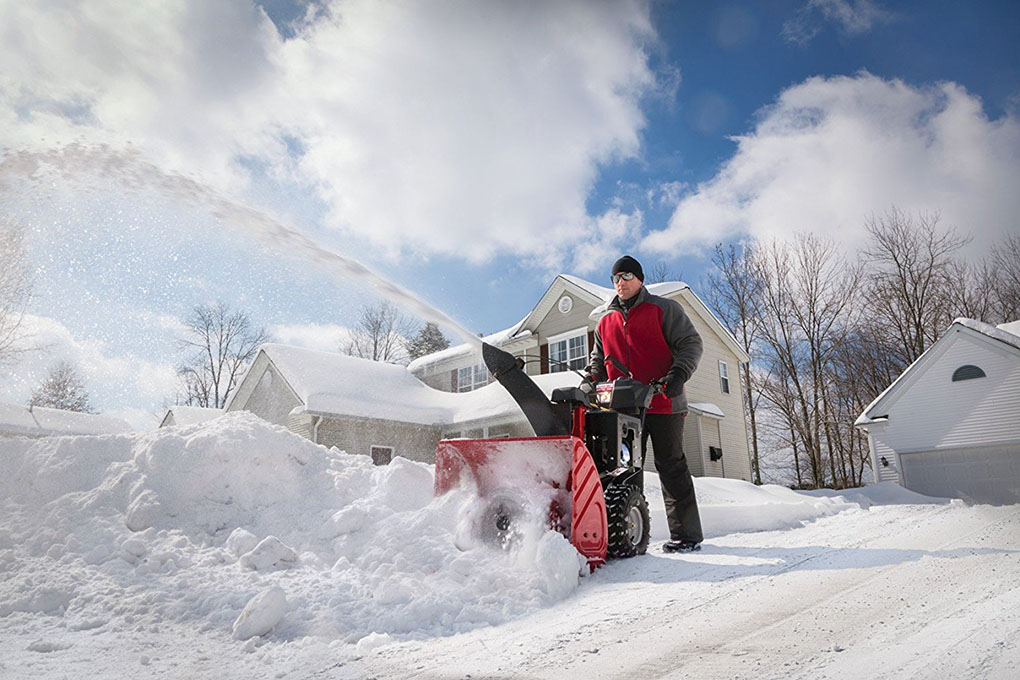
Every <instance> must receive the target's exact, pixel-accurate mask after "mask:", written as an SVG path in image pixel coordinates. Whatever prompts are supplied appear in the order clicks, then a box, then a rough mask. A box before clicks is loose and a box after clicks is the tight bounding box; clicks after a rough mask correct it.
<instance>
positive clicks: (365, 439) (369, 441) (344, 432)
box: [319, 416, 439, 463]
mask: <svg viewBox="0 0 1020 680" xmlns="http://www.w3.org/2000/svg"><path fill="white" fill-rule="evenodd" d="M319 443H320V444H322V445H323V446H327V447H332V446H335V447H337V448H338V449H340V450H342V451H346V452H347V453H351V454H361V455H366V456H368V455H371V450H372V447H373V446H390V447H393V455H394V456H402V457H404V458H409V459H410V460H417V461H421V462H423V463H434V462H435V460H436V445H437V444H438V443H439V428H438V427H432V426H429V425H415V424H412V423H398V422H393V421H386V420H377V419H374V418H355V417H351V416H337V417H324V418H323V419H322V422H321V423H320V424H319Z"/></svg>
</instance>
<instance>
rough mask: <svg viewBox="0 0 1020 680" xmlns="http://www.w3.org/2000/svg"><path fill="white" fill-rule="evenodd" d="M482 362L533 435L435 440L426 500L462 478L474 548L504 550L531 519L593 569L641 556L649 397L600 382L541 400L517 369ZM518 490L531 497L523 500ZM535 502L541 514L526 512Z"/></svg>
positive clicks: (493, 353) (624, 384) (488, 352)
mask: <svg viewBox="0 0 1020 680" xmlns="http://www.w3.org/2000/svg"><path fill="white" fill-rule="evenodd" d="M482 357H483V359H484V360H485V365H486V367H488V369H489V372H490V373H492V375H493V376H494V377H495V378H496V380H498V381H499V382H500V384H501V385H502V386H503V387H504V388H505V389H506V390H507V391H508V392H509V393H510V395H511V396H512V397H513V398H514V400H515V401H516V402H517V404H518V405H519V406H520V407H521V410H522V411H523V412H524V415H525V417H526V418H527V419H528V422H529V423H530V424H531V427H532V429H534V431H535V435H536V436H535V437H521V438H509V439H507V438H501V439H444V440H442V441H440V442H439V446H438V447H437V449H436V481H435V494H436V495H437V496H438V495H441V494H444V493H446V492H447V491H449V490H451V489H453V488H454V487H456V486H457V485H458V484H460V483H461V482H462V481H463V480H464V479H465V477H467V478H468V479H469V480H470V481H471V482H472V483H473V484H474V485H475V488H476V489H477V491H478V494H479V497H480V498H481V502H482V503H483V504H484V507H482V508H481V509H479V510H478V512H477V513H476V514H475V520H474V521H475V523H474V527H473V531H474V533H475V536H476V538H478V539H481V540H483V541H487V542H490V543H495V544H498V545H502V546H504V547H505V546H506V545H507V544H508V543H511V542H512V541H513V539H514V535H515V534H514V531H515V523H516V522H517V521H518V520H520V519H521V518H522V517H523V516H524V515H525V514H528V513H530V514H531V515H532V516H535V515H539V516H541V517H542V518H543V519H544V518H545V517H548V526H549V527H551V528H553V529H556V530H557V531H560V532H561V533H562V534H564V535H565V536H566V537H567V538H568V539H570V541H571V543H572V544H573V545H574V547H575V548H576V549H577V551H578V552H579V553H581V554H582V555H584V556H585V557H586V558H587V560H588V564H589V566H590V568H592V569H594V568H595V567H597V566H599V565H601V564H602V563H603V562H605V560H606V558H607V557H610V558H613V557H632V556H634V555H641V554H643V553H644V552H645V550H646V549H647V547H648V535H649V520H648V504H647V502H646V500H645V496H644V484H643V470H642V468H643V465H644V461H643V460H642V454H641V428H642V424H643V420H644V413H645V411H646V410H647V408H648V404H649V403H650V402H651V399H652V388H651V387H650V386H648V385H645V384H643V383H640V382H638V381H636V380H633V379H631V378H618V379H617V380H615V381H613V382H608V383H599V384H598V385H596V386H595V391H594V393H589V392H586V391H584V390H582V389H581V388H578V387H570V388H559V389H556V390H554V391H553V393H552V399H551V400H550V399H548V398H546V396H545V394H544V393H543V392H542V390H541V389H540V388H539V387H538V386H537V385H536V384H535V382H534V381H533V380H531V378H529V377H528V375H527V374H526V373H525V372H524V370H523V366H524V364H523V361H522V360H520V359H515V358H514V357H513V356H512V355H510V354H508V353H507V352H504V351H502V350H500V349H497V348H495V347H492V346H491V345H488V344H484V343H483V344H482ZM525 488H527V489H530V490H531V491H532V493H531V494H524V493H522V490H523V489H525ZM536 489H538V490H539V491H540V493H537V494H536V493H534V491H535V490H536ZM542 491H544V493H541V492H542ZM536 498H538V499H540V502H544V503H546V504H547V507H542V508H534V507H531V508H529V507H528V505H529V502H530V503H531V504H532V505H533V504H534V502H535V499H536Z"/></svg>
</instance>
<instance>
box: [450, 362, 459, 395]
mask: <svg viewBox="0 0 1020 680" xmlns="http://www.w3.org/2000/svg"><path fill="white" fill-rule="evenodd" d="M459 387H460V385H458V384H457V369H456V368H455V369H453V370H452V371H450V389H451V390H452V391H454V392H456V391H457V390H458V388H459Z"/></svg>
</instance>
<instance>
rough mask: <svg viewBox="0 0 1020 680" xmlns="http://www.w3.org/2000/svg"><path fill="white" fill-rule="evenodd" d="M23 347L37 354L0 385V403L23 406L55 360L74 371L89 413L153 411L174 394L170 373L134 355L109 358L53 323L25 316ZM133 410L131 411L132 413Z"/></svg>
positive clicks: (171, 370) (91, 342)
mask: <svg viewBox="0 0 1020 680" xmlns="http://www.w3.org/2000/svg"><path fill="white" fill-rule="evenodd" d="M23 323H24V326H23V328H24V329H25V331H26V333H27V334H28V336H29V337H28V343H29V344H30V345H31V346H33V347H37V348H39V349H36V350H34V351H29V352H26V353H25V354H24V355H22V356H21V357H20V360H19V361H18V363H17V364H15V365H14V366H12V367H11V368H10V374H9V376H8V378H7V379H6V380H3V381H0V400H2V401H9V402H15V403H21V404H23V403H27V401H28V399H29V397H30V396H31V394H32V391H33V390H34V389H36V388H37V387H38V386H39V384H40V383H42V381H43V379H44V378H45V377H46V375H47V374H48V373H49V371H50V368H51V367H52V366H53V365H54V364H56V363H57V362H58V361H60V360H66V361H69V362H70V363H72V364H73V365H74V366H76V367H77V368H78V369H79V371H80V372H81V375H82V377H83V379H84V383H85V389H86V390H87V391H88V393H89V395H90V398H91V399H90V400H91V402H92V405H93V407H96V408H99V409H100V410H103V411H106V410H107V408H106V407H107V405H113V406H114V408H115V409H119V410H121V411H123V410H124V408H125V407H124V406H123V404H125V403H133V404H137V403H138V401H139V400H143V401H145V402H147V403H148V404H149V405H151V407H152V408H153V409H155V408H157V407H158V406H159V405H160V404H161V403H162V401H163V399H164V398H166V397H169V396H171V395H173V394H174V392H175V391H176V390H177V387H178V384H177V376H176V372H175V371H174V367H173V366H171V365H169V364H162V363H159V362H154V361H151V360H149V359H146V358H144V357H140V356H137V355H134V354H122V355H115V354H112V353H111V350H110V348H109V347H107V346H106V345H105V344H104V343H102V342H98V341H95V340H80V339H78V338H76V337H74V335H73V334H72V333H71V331H70V330H68V328H67V327H66V326H64V325H63V324H62V323H60V322H59V321H57V320H55V319H52V318H49V317H44V316H36V315H32V314H28V315H26V316H25V319H24V322H23ZM135 410H137V409H135Z"/></svg>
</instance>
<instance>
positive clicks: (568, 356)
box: [408, 274, 751, 481]
mask: <svg viewBox="0 0 1020 680" xmlns="http://www.w3.org/2000/svg"><path fill="white" fill-rule="evenodd" d="M647 288H648V290H649V292H651V293H653V294H655V295H660V296H662V297H666V298H669V299H672V300H676V301H677V302H679V303H680V304H681V305H682V306H683V308H684V311H686V312H687V315H688V316H689V317H690V318H691V321H692V322H693V323H694V326H695V328H696V329H697V330H698V333H699V334H700V335H701V337H702V340H703V342H704V345H705V351H704V354H703V355H702V358H701V363H700V365H699V366H698V370H697V371H695V373H694V375H693V376H692V377H691V379H690V381H688V383H687V397H688V401H689V402H690V411H691V413H690V416H689V418H688V421H687V424H686V426H685V428H684V450H685V452H686V454H687V460H688V464H689V466H690V468H691V472H692V473H693V474H694V475H696V476H711V477H728V478H732V479H743V480H746V481H750V480H751V463H750V456H749V453H748V445H747V429H746V424H745V421H744V401H743V399H744V396H743V390H742V384H741V381H740V379H739V371H738V369H739V366H740V364H741V363H743V362H747V361H749V357H748V356H747V354H746V353H745V352H744V351H743V350H742V349H741V348H740V345H739V344H737V341H736V340H735V339H734V338H733V336H732V335H731V334H730V333H729V331H727V330H726V328H725V327H724V326H723V325H722V324H721V323H720V322H719V320H718V319H716V317H715V315H713V314H712V312H711V311H710V310H709V308H708V307H707V306H706V305H705V303H704V302H702V301H701V299H700V298H698V296H697V295H695V294H694V292H693V291H692V290H691V289H690V287H689V286H687V285H686V284H684V283H680V282H666V283H653V284H649V285H648V286H647ZM614 296H615V292H614V291H613V290H612V289H611V288H605V287H603V286H599V285H597V284H594V283H592V282H590V281H585V280H584V279H580V278H577V277H575V276H568V275H565V274H561V275H560V276H557V277H556V278H555V279H554V280H553V282H552V284H551V285H550V286H549V288H548V289H547V290H546V292H545V294H543V295H542V297H541V299H540V300H539V301H538V304H536V305H535V307H534V308H533V309H532V310H531V312H530V313H529V314H528V315H527V316H526V317H524V318H523V319H522V320H521V321H520V322H518V323H517V324H515V325H513V326H511V327H510V328H507V329H506V330H503V331H500V332H499V333H494V334H493V335H490V336H488V337H486V338H483V340H485V342H487V343H489V344H491V345H494V346H497V347H499V348H501V349H503V350H505V351H507V352H510V353H511V354H513V355H515V356H517V357H520V358H522V359H523V360H524V361H525V368H526V370H527V372H528V374H529V375H531V376H532V377H533V378H535V377H537V378H544V377H545V376H547V375H556V374H565V375H572V373H569V371H570V369H576V368H582V367H584V366H585V365H587V363H588V354H589V352H590V350H591V346H592V342H593V338H594V331H595V326H596V325H597V323H598V320H599V318H600V317H601V316H602V313H603V312H604V311H605V309H606V307H607V305H608V304H609V302H610V301H611V300H612V299H613V297H614ZM408 369H409V370H410V371H411V372H412V373H413V374H414V375H416V376H418V377H419V378H420V379H421V380H422V381H423V382H424V383H426V384H427V385H430V386H432V387H435V388H436V389H439V390H444V391H449V392H458V393H464V392H471V391H473V390H477V389H479V388H482V387H485V386H487V385H488V384H489V383H490V382H491V378H490V377H489V376H488V373H487V372H486V370H485V365H484V364H482V363H481V355H480V354H479V353H478V351H477V349H476V348H475V347H474V346H473V345H467V344H464V345H458V346H455V347H450V348H448V349H445V350H443V351H441V352H436V353H435V354H430V355H428V356H425V357H421V358H419V359H416V360H415V361H412V362H411V364H410V365H409V366H408ZM495 424H496V423H489V422H486V421H484V420H476V421H475V422H474V423H473V429H471V430H467V429H465V430H463V431H462V433H461V434H462V435H463V436H475V435H477V434H478V433H479V432H484V431H488V430H487V428H488V427H490V426H492V425H495Z"/></svg>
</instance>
